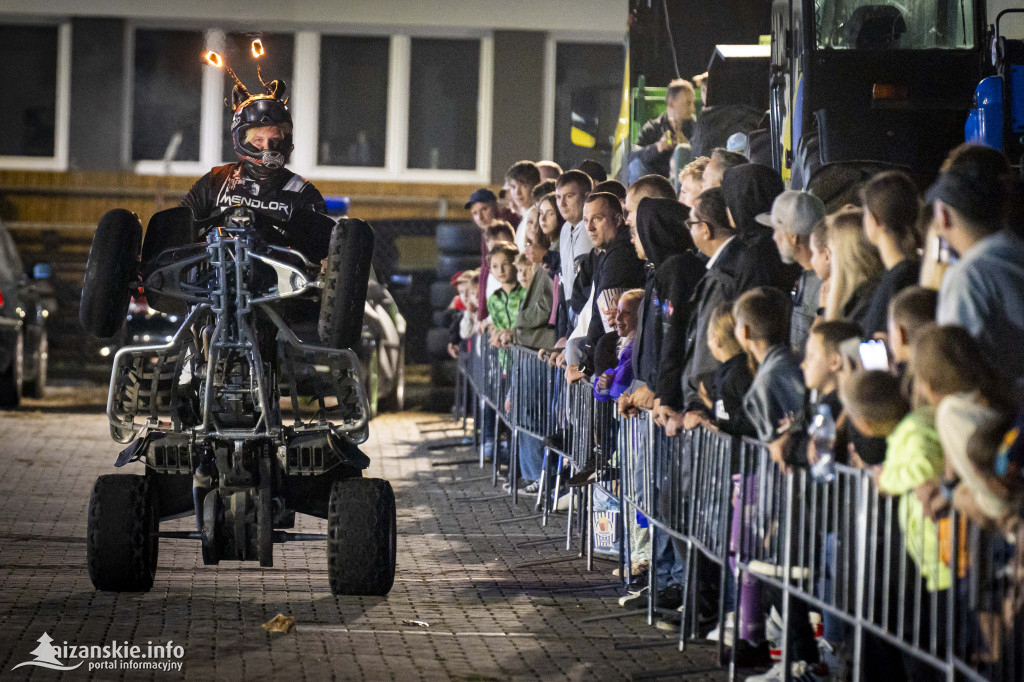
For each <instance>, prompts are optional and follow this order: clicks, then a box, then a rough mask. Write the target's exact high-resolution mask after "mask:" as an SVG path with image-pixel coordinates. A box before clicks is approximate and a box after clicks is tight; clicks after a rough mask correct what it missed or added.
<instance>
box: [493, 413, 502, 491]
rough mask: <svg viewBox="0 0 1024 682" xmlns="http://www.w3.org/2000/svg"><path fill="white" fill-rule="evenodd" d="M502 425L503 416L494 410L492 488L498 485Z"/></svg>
mask: <svg viewBox="0 0 1024 682" xmlns="http://www.w3.org/2000/svg"><path fill="white" fill-rule="evenodd" d="M500 425H501V416H500V415H499V413H498V410H494V433H493V434H492V438H493V439H494V440H493V441H492V442H493V443H494V449H493V450H492V451H491V486H492V487H493V486H496V485H498V459H499V458H500V455H501V453H500V452H499V448H498V444H499V443H500V442H501V436H500V435H499V432H498V427H499V426H500Z"/></svg>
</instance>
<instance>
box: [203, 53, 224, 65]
mask: <svg viewBox="0 0 1024 682" xmlns="http://www.w3.org/2000/svg"><path fill="white" fill-rule="evenodd" d="M203 59H205V60H206V63H207V64H209V65H210V66H215V67H217V68H218V69H219V68H221V67H222V66H224V58H223V57H221V56H220V55H219V54H217V53H216V52H214V51H213V50H210V51H209V52H207V53H206V54H205V55H203Z"/></svg>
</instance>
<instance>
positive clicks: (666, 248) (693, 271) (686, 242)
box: [633, 198, 704, 391]
mask: <svg viewBox="0 0 1024 682" xmlns="http://www.w3.org/2000/svg"><path fill="white" fill-rule="evenodd" d="M688 216H689V210H688V209H687V208H686V207H685V206H684V205H682V204H680V203H679V202H678V201H676V200H674V199H656V198H646V199H642V200H641V201H640V203H639V205H638V206H637V221H636V225H637V236H638V237H639V238H640V244H641V245H642V246H643V247H644V252H645V253H646V254H647V265H646V270H647V280H646V285H645V287H644V304H643V306H642V307H641V308H640V319H639V324H638V329H637V337H636V340H635V341H634V344H633V376H634V378H636V379H639V380H640V381H643V382H644V383H645V384H647V386H648V388H650V389H651V390H652V391H656V390H657V387H658V385H659V376H660V375H661V373H662V372H666V362H667V363H668V365H669V366H670V367H668V371H667V373H666V376H667V377H668V378H667V380H668V381H671V382H672V383H673V384H675V385H678V383H679V376H680V374H681V373H682V369H683V360H684V358H683V357H682V353H681V352H680V351H681V349H682V344H681V342H680V341H679V340H673V341H666V331H667V328H668V324H669V320H670V319H671V318H672V317H674V316H678V317H679V318H680V319H681V320H682V324H681V325H679V327H681V328H682V329H685V327H686V322H685V319H686V318H688V317H689V310H690V309H689V301H690V298H691V297H692V296H693V290H694V287H696V285H697V282H698V281H699V280H700V278H701V277H702V276H703V275H704V261H703V259H702V258H701V257H700V256H698V255H697V254H696V253H695V252H694V246H693V239H691V237H690V232H689V230H688V229H687V228H686V222H685V221H686V218H687V217H688ZM666 351H667V352H666Z"/></svg>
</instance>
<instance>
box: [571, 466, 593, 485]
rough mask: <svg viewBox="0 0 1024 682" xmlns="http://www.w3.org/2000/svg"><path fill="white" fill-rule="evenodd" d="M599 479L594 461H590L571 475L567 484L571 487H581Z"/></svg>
mask: <svg viewBox="0 0 1024 682" xmlns="http://www.w3.org/2000/svg"><path fill="white" fill-rule="evenodd" d="M596 480H597V472H596V471H595V470H594V463H593V462H589V463H587V465H586V466H584V467H583V468H582V469H580V470H579V471H577V472H576V473H575V474H573V475H572V476H570V477H569V478H568V480H566V482H565V484H566V485H567V486H569V487H570V488H579V487H582V486H585V485H589V484H591V483H593V482H594V481H596Z"/></svg>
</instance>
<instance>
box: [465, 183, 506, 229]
mask: <svg viewBox="0 0 1024 682" xmlns="http://www.w3.org/2000/svg"><path fill="white" fill-rule="evenodd" d="M465 208H466V210H467V211H469V212H470V213H471V214H472V215H473V222H474V223H476V226H477V227H479V228H480V229H481V230H486V229H487V228H488V227H490V226H491V224H492V223H493V222H494V221H495V220H497V217H498V197H496V196H494V192H492V191H491V190H489V189H487V188H486V187H481V188H480V189H478V190H477V191H475V192H473V193H472V194H470V195H469V201H467V202H466V206H465Z"/></svg>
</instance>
